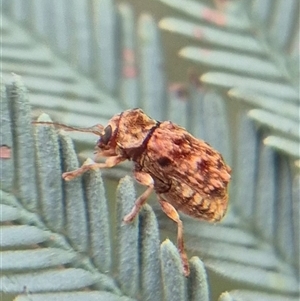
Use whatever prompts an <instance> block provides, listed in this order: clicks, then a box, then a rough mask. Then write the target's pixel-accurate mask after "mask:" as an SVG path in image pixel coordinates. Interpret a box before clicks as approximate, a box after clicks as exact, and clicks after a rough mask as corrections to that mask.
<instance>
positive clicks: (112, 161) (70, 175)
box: [62, 156, 126, 181]
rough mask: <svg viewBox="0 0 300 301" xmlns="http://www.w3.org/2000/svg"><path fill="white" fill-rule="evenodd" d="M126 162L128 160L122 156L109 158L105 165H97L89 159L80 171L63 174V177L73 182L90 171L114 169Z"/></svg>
mask: <svg viewBox="0 0 300 301" xmlns="http://www.w3.org/2000/svg"><path fill="white" fill-rule="evenodd" d="M124 160H126V158H124V157H122V156H114V157H109V158H107V159H106V161H105V162H104V163H96V162H94V161H92V160H91V159H87V160H86V161H85V162H84V163H83V164H82V166H81V167H79V168H78V169H75V170H72V171H68V172H64V173H63V174H62V177H63V179H64V180H66V181H70V180H73V179H74V178H77V177H79V176H80V175H82V174H83V173H85V172H86V171H88V170H91V169H100V168H110V167H113V166H115V165H117V164H119V163H121V162H122V161H124ZM91 162H92V163H91Z"/></svg>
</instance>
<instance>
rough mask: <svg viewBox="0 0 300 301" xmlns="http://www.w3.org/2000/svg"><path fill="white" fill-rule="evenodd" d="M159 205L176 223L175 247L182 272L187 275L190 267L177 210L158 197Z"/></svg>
mask: <svg viewBox="0 0 300 301" xmlns="http://www.w3.org/2000/svg"><path fill="white" fill-rule="evenodd" d="M158 201H159V203H160V206H161V208H162V210H163V212H164V213H165V214H166V215H167V216H168V217H169V218H170V219H171V220H173V221H174V222H175V223H176V224H177V247H178V251H179V254H180V257H181V261H182V265H183V272H184V275H185V276H186V277H187V276H188V275H189V274H190V268H189V263H188V257H187V255H186V253H185V250H184V241H183V224H182V221H181V219H180V217H179V214H178V212H177V211H176V209H175V208H174V207H173V206H172V205H171V204H170V203H168V202H166V201H164V200H162V199H161V198H159V200H158Z"/></svg>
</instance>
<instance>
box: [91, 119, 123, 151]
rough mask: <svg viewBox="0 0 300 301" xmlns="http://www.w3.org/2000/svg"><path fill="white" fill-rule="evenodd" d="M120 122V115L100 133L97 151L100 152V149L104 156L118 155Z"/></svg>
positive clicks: (111, 120)
mask: <svg viewBox="0 0 300 301" xmlns="http://www.w3.org/2000/svg"><path fill="white" fill-rule="evenodd" d="M119 120H120V115H115V116H113V117H112V118H111V119H110V121H109V122H108V124H107V126H106V127H103V129H102V131H101V132H100V133H99V136H100V137H99V139H98V141H97V145H96V151H99V149H100V152H101V155H102V156H113V155H116V146H117V142H116V138H117V131H118V124H119Z"/></svg>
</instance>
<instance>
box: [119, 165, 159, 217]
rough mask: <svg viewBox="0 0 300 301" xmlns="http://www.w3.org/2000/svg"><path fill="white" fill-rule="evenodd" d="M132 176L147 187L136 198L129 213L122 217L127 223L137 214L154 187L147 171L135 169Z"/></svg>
mask: <svg viewBox="0 0 300 301" xmlns="http://www.w3.org/2000/svg"><path fill="white" fill-rule="evenodd" d="M134 177H135V179H136V180H137V182H139V183H140V184H142V185H145V186H148V188H147V189H146V190H145V191H144V192H143V194H141V195H140V196H139V197H138V198H137V200H136V201H135V203H134V206H133V208H132V209H131V211H130V213H129V214H127V215H126V216H125V217H124V218H123V221H124V222H125V223H129V222H132V221H133V220H134V218H135V217H136V216H137V214H138V213H139V211H140V209H141V208H142V206H143V205H144V204H145V203H146V201H147V199H148V197H149V196H150V194H151V192H152V191H153V187H154V182H153V179H152V177H151V176H150V175H149V174H148V173H146V172H142V171H135V172H134Z"/></svg>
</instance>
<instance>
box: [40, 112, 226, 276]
mask: <svg viewBox="0 0 300 301" xmlns="http://www.w3.org/2000/svg"><path fill="white" fill-rule="evenodd" d="M37 123H48V122H37ZM48 124H54V125H55V123H48ZM56 125H58V126H59V127H61V128H64V129H67V130H75V131H82V132H92V133H94V134H96V135H98V136H99V140H98V142H97V145H96V157H97V158H98V157H106V161H105V162H104V163H96V162H93V163H89V164H87V163H85V164H83V165H82V166H81V167H80V168H78V169H76V170H73V171H69V172H65V173H63V175H62V177H63V178H64V179H65V180H67V181H70V180H72V179H74V178H76V177H78V176H80V175H81V174H83V173H84V172H86V171H88V170H90V169H101V168H111V167H113V166H115V165H117V164H119V163H121V162H122V161H125V160H130V161H133V163H134V168H133V175H134V178H135V179H136V180H137V182H139V183H140V184H142V185H144V186H146V187H147V188H146V190H145V191H144V192H143V193H142V194H141V195H140V196H139V197H138V198H137V200H136V201H135V204H134V206H133V208H132V210H131V212H129V213H128V214H127V215H126V216H125V217H124V222H126V223H129V222H131V221H132V220H133V219H134V218H135V217H136V216H137V214H138V213H139V211H140V209H141V207H142V206H143V204H145V202H146V201H147V199H148V198H149V196H150V194H151V193H152V191H155V193H156V195H157V198H158V202H159V204H160V206H161V208H162V210H163V212H164V213H165V214H166V215H167V216H168V217H169V218H170V219H171V220H173V221H174V222H175V223H176V224H177V246H178V250H179V254H180V256H181V260H182V265H183V272H184V275H185V276H188V275H189V273H190V270H189V264H188V258H187V255H186V252H185V248H184V240H183V224H182V221H181V219H180V216H179V214H178V211H181V212H183V213H185V214H187V215H189V216H191V217H194V218H197V219H202V220H206V221H211V222H216V221H219V220H221V219H222V217H223V216H224V214H225V213H226V209H227V204H228V184H229V182H230V177H231V176H230V174H231V169H230V167H229V166H228V165H226V163H225V162H224V159H223V157H222V155H221V154H220V153H219V152H218V151H216V150H215V149H213V148H212V147H211V146H210V145H209V144H208V143H206V142H205V141H203V140H200V139H197V138H195V137H193V136H192V135H191V134H190V133H189V132H187V131H186V130H185V129H184V128H182V127H180V126H178V125H176V124H174V123H172V122H171V121H163V122H160V121H156V120H154V119H152V118H150V117H149V116H147V115H146V114H145V113H144V112H143V111H142V110H141V109H139V108H137V109H130V110H126V111H124V112H122V113H120V114H116V115H114V116H113V117H112V118H111V119H110V120H109V122H108V124H107V126H105V127H104V126H103V125H96V126H94V127H91V128H87V129H79V128H73V127H69V126H66V125H62V124H56Z"/></svg>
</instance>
